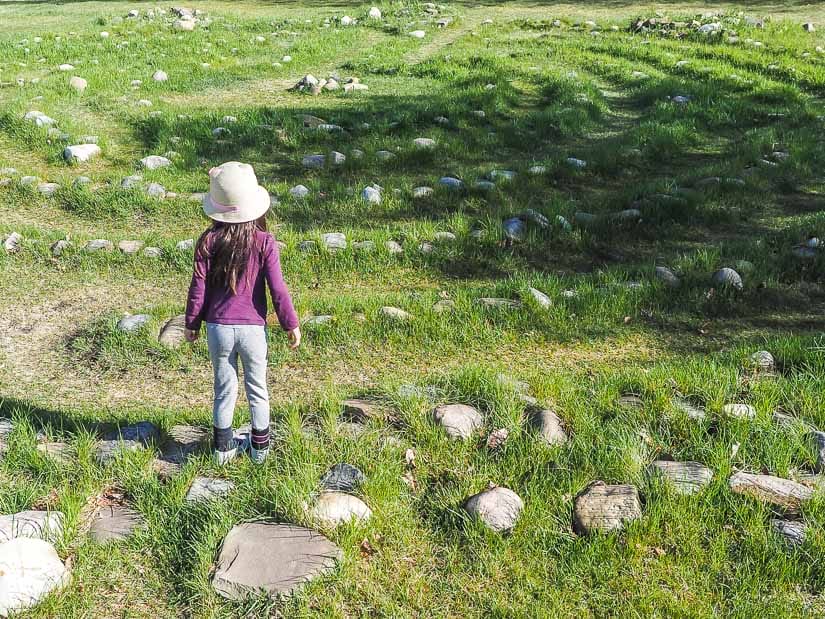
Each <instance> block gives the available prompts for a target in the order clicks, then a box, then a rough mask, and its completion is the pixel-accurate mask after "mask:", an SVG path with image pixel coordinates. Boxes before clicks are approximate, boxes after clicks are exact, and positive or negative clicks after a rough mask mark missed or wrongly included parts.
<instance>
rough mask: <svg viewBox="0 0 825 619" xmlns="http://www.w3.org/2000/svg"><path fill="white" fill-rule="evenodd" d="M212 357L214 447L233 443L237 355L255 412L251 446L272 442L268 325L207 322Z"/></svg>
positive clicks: (225, 447)
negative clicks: (267, 383)
mask: <svg viewBox="0 0 825 619" xmlns="http://www.w3.org/2000/svg"><path fill="white" fill-rule="evenodd" d="M206 340H207V344H208V345H209V358H210V359H211V360H212V369H213V370H214V383H215V399H214V402H213V405H212V422H213V425H214V429H215V448H216V449H218V450H219V451H226V450H228V449H230V448H231V445H232V440H233V436H232V419H233V417H234V414H235V403H236V402H237V400H238V357H240V359H241V362H242V363H243V378H244V388H245V389H246V399H247V400H249V411H250V413H251V416H252V437H251V438H252V446H253V447H255V448H256V449H265V448H266V447H268V446H269V392H268V391H267V388H266V351H267V345H266V327H263V326H258V325H219V324H215V323H206Z"/></svg>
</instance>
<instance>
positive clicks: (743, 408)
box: [722, 404, 756, 419]
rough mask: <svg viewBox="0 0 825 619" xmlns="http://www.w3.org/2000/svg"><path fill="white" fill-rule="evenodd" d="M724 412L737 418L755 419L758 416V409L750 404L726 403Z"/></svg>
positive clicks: (723, 408)
mask: <svg viewBox="0 0 825 619" xmlns="http://www.w3.org/2000/svg"><path fill="white" fill-rule="evenodd" d="M722 412H723V413H724V414H725V415H727V416H728V417H736V418H737V419H753V418H754V417H756V409H755V408H754V407H753V406H751V405H750V404H725V405H724V406H723V407H722Z"/></svg>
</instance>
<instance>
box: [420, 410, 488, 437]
mask: <svg viewBox="0 0 825 619" xmlns="http://www.w3.org/2000/svg"><path fill="white" fill-rule="evenodd" d="M432 414H433V419H435V421H436V423H438V424H439V425H441V426H442V427H443V428H444V430H445V431H446V433H447V436H449V437H450V438H452V439H456V440H467V439H469V438H472V436H473V435H474V434H475V433H476V432H478V431H479V430H480V429H481V427H482V426H483V425H484V419H483V418H482V416H481V414H480V413H479V412H478V411H477V410H476V409H475V408H473V407H472V406H467V405H466V404H442V405H441V406H437V407H436V408H435V409H434V410H433V413H432Z"/></svg>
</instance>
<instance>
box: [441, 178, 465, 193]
mask: <svg viewBox="0 0 825 619" xmlns="http://www.w3.org/2000/svg"><path fill="white" fill-rule="evenodd" d="M438 184H439V185H442V186H443V187H447V188H448V189H455V190H458V189H463V188H464V183H463V182H462V181H460V180H459V179H457V178H454V177H452V176H442V177H441V178H440V179H438Z"/></svg>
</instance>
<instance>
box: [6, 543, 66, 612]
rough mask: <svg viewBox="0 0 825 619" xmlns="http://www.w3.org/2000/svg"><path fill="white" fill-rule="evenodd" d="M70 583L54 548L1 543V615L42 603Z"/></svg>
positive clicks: (43, 544)
mask: <svg viewBox="0 0 825 619" xmlns="http://www.w3.org/2000/svg"><path fill="white" fill-rule="evenodd" d="M68 581H69V570H68V569H67V568H66V566H65V565H64V564H63V562H62V561H61V560H60V557H59V556H58V554H57V551H56V550H55V548H54V546H52V545H51V544H50V543H49V542H46V541H44V540H40V539H28V538H17V539H13V540H10V541H7V542H4V543H2V544H0V616H3V617H5V616H7V615H9V614H10V613H15V614H16V613H17V612H18V611H24V610H26V609H27V608H31V607H33V606H35V605H36V604H38V603H39V602H40V600H42V599H43V598H44V597H46V596H47V595H48V594H49V593H51V592H52V591H57V590H59V589H61V588H62V587H63V586H65V585H66V584H67V583H68Z"/></svg>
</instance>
